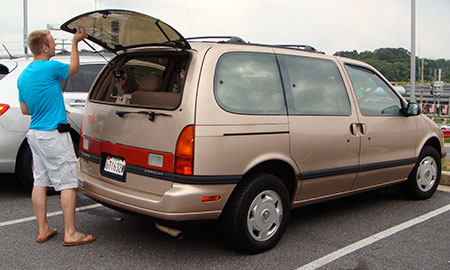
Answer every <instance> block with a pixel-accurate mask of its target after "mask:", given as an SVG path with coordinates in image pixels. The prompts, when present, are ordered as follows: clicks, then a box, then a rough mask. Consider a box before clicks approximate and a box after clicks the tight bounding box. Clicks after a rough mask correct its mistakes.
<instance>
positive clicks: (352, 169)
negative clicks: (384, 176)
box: [297, 158, 417, 180]
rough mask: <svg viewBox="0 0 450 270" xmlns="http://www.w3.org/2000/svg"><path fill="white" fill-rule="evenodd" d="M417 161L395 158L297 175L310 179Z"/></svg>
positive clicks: (299, 178) (300, 177)
mask: <svg viewBox="0 0 450 270" xmlns="http://www.w3.org/2000/svg"><path fill="white" fill-rule="evenodd" d="M416 162H417V158H407V159H400V160H393V161H387V162H378V163H371V164H364V165H359V166H358V165H357V166H349V167H342V168H335V169H329V170H321V171H313V172H306V173H300V174H298V175H297V179H298V180H308V179H313V178H319V177H327V176H334V175H340V174H348V173H358V172H364V171H371V170H378V169H384V168H391V167H398V166H403V165H409V164H414V163H416Z"/></svg>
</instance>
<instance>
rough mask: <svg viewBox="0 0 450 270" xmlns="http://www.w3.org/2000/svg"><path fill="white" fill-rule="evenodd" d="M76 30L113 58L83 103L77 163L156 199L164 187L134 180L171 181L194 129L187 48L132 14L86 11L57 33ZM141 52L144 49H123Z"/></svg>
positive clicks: (163, 28) (157, 24)
mask: <svg viewBox="0 0 450 270" xmlns="http://www.w3.org/2000/svg"><path fill="white" fill-rule="evenodd" d="M78 26H83V27H84V28H85V29H86V31H87V33H88V37H89V40H91V41H94V42H95V43H97V44H98V45H101V46H103V47H104V48H106V49H108V50H110V51H112V52H114V53H116V54H118V55H117V56H116V57H114V58H112V59H111V61H110V63H109V64H108V65H107V66H106V67H105V69H103V71H102V72H101V73H100V75H99V76H98V78H97V79H96V81H95V82H94V86H93V87H92V88H91V91H90V94H89V98H88V101H87V103H86V107H85V111H84V114H83V128H82V139H81V143H80V150H81V151H82V152H81V157H89V159H90V160H91V161H92V162H94V163H97V164H98V165H92V166H91V165H86V164H84V163H81V170H82V171H83V172H85V173H87V174H89V175H91V176H94V177H95V178H101V179H103V180H106V181H111V180H112V181H113V180H119V181H120V182H123V185H125V186H126V187H127V188H132V189H135V190H145V191H147V192H150V193H158V194H159V193H160V192H163V190H162V189H160V188H158V187H157V186H152V185H151V184H149V183H148V182H147V181H138V180H137V179H138V178H139V177H142V176H150V177H153V178H154V177H156V178H160V179H164V180H172V178H173V173H174V172H175V173H176V166H177V165H176V163H177V160H179V159H180V158H179V157H178V155H177V153H176V147H177V141H178V140H179V136H180V134H181V133H182V131H183V130H184V129H185V128H186V126H189V125H192V124H193V123H194V114H193V113H192V111H191V110H182V109H181V106H182V101H183V95H184V93H183V92H184V84H185V78H186V74H187V69H188V65H189V59H190V57H191V54H192V52H188V51H186V50H185V49H188V48H190V46H189V44H188V43H187V42H186V41H185V39H184V38H183V37H182V36H181V35H179V34H178V32H177V31H175V30H174V29H173V28H171V27H170V26H168V25H167V24H165V23H163V22H161V21H159V20H157V19H155V18H152V17H150V16H147V15H143V14H140V13H137V12H132V11H124V10H100V11H94V12H89V13H86V14H83V15H80V16H77V17H75V18H73V19H71V20H69V21H68V22H66V23H64V24H63V25H62V26H61V29H63V30H65V31H68V32H75V29H76V27H78ZM141 46H142V47H145V48H146V49H145V50H137V51H136V50H127V49H130V48H137V47H141ZM152 46H154V47H152ZM119 51H121V52H120V53H118V52H119ZM86 154H87V155H86ZM188 158H190V157H188ZM189 166H190V167H189V168H190V169H185V167H183V168H182V169H181V171H183V172H182V173H181V174H187V175H190V174H192V161H191V162H190V165H189ZM184 172H186V173H184ZM127 174H132V175H127ZM102 176H103V177H102ZM153 183H157V182H153ZM155 185H156V184H155ZM167 185H168V186H170V184H167ZM157 190H158V191H157Z"/></svg>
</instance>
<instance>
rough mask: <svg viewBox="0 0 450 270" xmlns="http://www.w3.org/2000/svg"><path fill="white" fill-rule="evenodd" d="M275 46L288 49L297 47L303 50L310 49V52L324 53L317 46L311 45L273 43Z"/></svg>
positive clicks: (296, 48)
mask: <svg viewBox="0 0 450 270" xmlns="http://www.w3.org/2000/svg"><path fill="white" fill-rule="evenodd" d="M273 46H274V47H280V48H286V49H295V50H301V51H308V52H315V53H323V52H320V51H318V50H316V48H314V47H312V46H309V45H273Z"/></svg>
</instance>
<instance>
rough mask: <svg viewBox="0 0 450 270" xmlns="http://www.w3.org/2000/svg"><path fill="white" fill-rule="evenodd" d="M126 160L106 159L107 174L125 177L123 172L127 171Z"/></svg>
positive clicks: (105, 168)
mask: <svg viewBox="0 0 450 270" xmlns="http://www.w3.org/2000/svg"><path fill="white" fill-rule="evenodd" d="M125 165H126V164H125V160H123V159H118V158H115V157H106V160H105V167H104V170H105V172H109V173H113V174H117V175H120V176H123V172H124V171H125Z"/></svg>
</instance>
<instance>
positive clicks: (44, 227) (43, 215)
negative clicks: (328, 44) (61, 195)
mask: <svg viewBox="0 0 450 270" xmlns="http://www.w3.org/2000/svg"><path fill="white" fill-rule="evenodd" d="M31 200H32V202H33V207H34V213H35V214H36V220H37V223H38V226H39V235H42V236H46V235H48V234H49V233H50V231H51V229H50V227H49V226H48V222H47V187H38V186H34V187H33V191H32V192H31Z"/></svg>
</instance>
